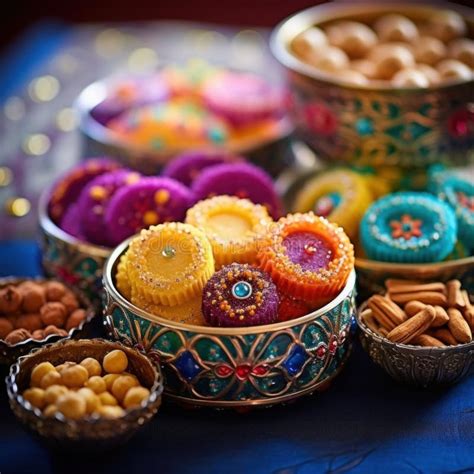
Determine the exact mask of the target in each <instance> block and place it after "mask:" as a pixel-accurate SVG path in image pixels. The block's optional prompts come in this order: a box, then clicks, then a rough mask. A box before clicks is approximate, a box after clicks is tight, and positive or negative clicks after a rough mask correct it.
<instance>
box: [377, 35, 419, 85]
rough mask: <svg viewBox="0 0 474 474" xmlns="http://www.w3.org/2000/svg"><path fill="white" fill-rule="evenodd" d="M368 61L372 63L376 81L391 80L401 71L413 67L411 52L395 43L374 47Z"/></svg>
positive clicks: (413, 61)
mask: <svg viewBox="0 0 474 474" xmlns="http://www.w3.org/2000/svg"><path fill="white" fill-rule="evenodd" d="M370 59H372V60H373V61H374V64H375V74H376V77H377V79H391V78H392V76H393V75H394V74H395V73H397V72H398V71H400V70H401V69H405V68H411V67H413V66H414V65H415V60H414V58H413V54H412V53H411V51H410V50H409V49H408V48H406V47H405V46H401V45H399V44H396V43H385V44H379V45H377V46H375V47H374V48H373V49H372V51H371V52H370Z"/></svg>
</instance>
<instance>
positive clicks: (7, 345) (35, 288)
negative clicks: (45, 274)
mask: <svg viewBox="0 0 474 474" xmlns="http://www.w3.org/2000/svg"><path fill="white" fill-rule="evenodd" d="M94 316H95V312H94V310H93V308H92V307H91V305H90V302H89V301H88V299H87V298H86V297H84V296H83V295H82V294H79V293H78V292H77V291H75V290H72V289H71V288H69V287H67V286H66V285H64V284H63V283H61V282H59V281H56V280H45V279H36V280H33V279H20V278H4V279H2V280H0V363H2V364H7V363H11V362H12V361H14V360H16V359H17V358H18V357H19V356H20V355H22V354H26V353H27V352H29V351H30V350H31V349H33V348H35V347H40V346H41V345H44V344H45V343H46V342H52V341H55V340H59V339H63V338H70V337H74V336H76V335H78V334H81V333H83V331H84V330H85V328H86V325H87V324H88V323H89V322H90V321H91V320H92V318H93V317H94Z"/></svg>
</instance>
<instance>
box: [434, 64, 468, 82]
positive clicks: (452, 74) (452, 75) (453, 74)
mask: <svg viewBox="0 0 474 474" xmlns="http://www.w3.org/2000/svg"><path fill="white" fill-rule="evenodd" d="M436 69H437V70H438V72H439V74H440V76H441V79H442V80H445V81H469V80H471V79H472V71H471V68H469V67H468V66H466V65H465V64H464V63H462V62H461V61H456V60H455V59H443V61H440V62H439V63H438V64H437V65H436Z"/></svg>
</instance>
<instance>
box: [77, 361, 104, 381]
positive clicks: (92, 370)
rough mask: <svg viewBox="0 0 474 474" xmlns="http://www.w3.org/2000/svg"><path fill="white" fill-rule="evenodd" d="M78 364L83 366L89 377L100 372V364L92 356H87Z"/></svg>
mask: <svg viewBox="0 0 474 474" xmlns="http://www.w3.org/2000/svg"><path fill="white" fill-rule="evenodd" d="M80 365H82V366H83V367H85V369H86V370H87V372H88V374H89V377H93V376H94V375H101V374H102V367H101V366H100V363H99V361H98V360H96V359H94V358H93V357H87V358H86V359H84V360H83V361H82V362H81V364H80Z"/></svg>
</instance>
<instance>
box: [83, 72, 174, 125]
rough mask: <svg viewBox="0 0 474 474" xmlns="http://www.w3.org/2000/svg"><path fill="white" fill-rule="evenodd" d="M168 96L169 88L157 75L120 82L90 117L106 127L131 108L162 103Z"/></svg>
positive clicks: (94, 109)
mask: <svg viewBox="0 0 474 474" xmlns="http://www.w3.org/2000/svg"><path fill="white" fill-rule="evenodd" d="M169 95H170V90H169V87H168V86H167V84H166V82H165V81H164V80H163V79H162V78H161V77H160V76H159V75H154V76H151V77H145V78H133V79H128V80H122V81H120V82H119V83H118V84H116V85H115V87H113V88H112V91H111V93H110V94H109V95H108V96H107V97H106V98H105V99H104V100H103V101H102V102H100V104H98V105H96V106H95V107H94V108H93V109H92V110H91V116H92V117H93V118H94V119H95V120H97V122H99V123H100V124H102V125H107V123H108V122H110V120H112V119H114V118H116V117H118V116H119V115H121V114H122V113H123V112H125V111H127V110H129V109H131V108H135V107H140V106H142V105H149V104H155V103H157V102H162V101H164V100H166V99H167V98H168V97H169Z"/></svg>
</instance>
